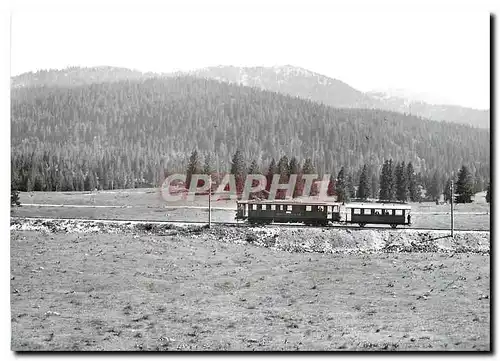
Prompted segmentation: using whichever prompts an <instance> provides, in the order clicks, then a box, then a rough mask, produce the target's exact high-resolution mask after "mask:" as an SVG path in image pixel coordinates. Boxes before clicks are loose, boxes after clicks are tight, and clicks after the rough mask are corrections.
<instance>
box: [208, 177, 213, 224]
mask: <svg viewBox="0 0 500 361" xmlns="http://www.w3.org/2000/svg"><path fill="white" fill-rule="evenodd" d="M208 176H209V179H210V181H209V184H210V186H209V188H208V228H212V175H211V174H209V175H208Z"/></svg>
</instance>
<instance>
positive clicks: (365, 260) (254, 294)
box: [11, 222, 490, 351]
mask: <svg viewBox="0 0 500 361" xmlns="http://www.w3.org/2000/svg"><path fill="white" fill-rule="evenodd" d="M20 229H37V230H36V231H35V230H20ZM489 272H490V257H489V234H474V233H471V234H457V237H456V239H455V240H452V239H450V238H447V237H444V236H442V235H439V234H436V233H430V232H426V233H416V232H413V233H412V232H397V231H396V232H394V231H387V232H375V231H369V230H365V231H348V230H326V231H325V230H321V229H307V228H304V229H298V230H283V229H278V228H265V227H261V228H257V227H255V228H237V227H214V229H212V230H207V229H203V228H198V227H196V228H193V227H191V228H178V227H166V226H163V227H160V226H147V225H146V226H144V225H142V226H113V225H106V226H93V228H92V227H91V226H89V225H82V224H77V222H73V223H71V222H66V223H63V224H60V223H51V222H39V223H31V228H30V227H24V228H23V227H22V225H21V224H20V223H19V222H18V223H16V222H14V223H13V224H12V225H11V320H12V323H11V325H12V349H13V350H16V351H21V350H430V351H435V350H477V351H480V350H483V351H484V350H489V349H490V273H489Z"/></svg>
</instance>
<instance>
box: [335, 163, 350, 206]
mask: <svg viewBox="0 0 500 361" xmlns="http://www.w3.org/2000/svg"><path fill="white" fill-rule="evenodd" d="M335 193H337V202H342V203H344V202H348V201H349V197H348V194H347V179H346V175H345V171H344V167H342V168H340V172H339V174H338V175H337V182H336V183H335Z"/></svg>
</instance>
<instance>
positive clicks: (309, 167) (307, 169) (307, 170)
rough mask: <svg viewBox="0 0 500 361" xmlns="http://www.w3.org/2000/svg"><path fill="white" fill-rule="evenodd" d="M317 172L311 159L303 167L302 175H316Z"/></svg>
mask: <svg viewBox="0 0 500 361" xmlns="http://www.w3.org/2000/svg"><path fill="white" fill-rule="evenodd" d="M315 172H316V171H315V169H314V165H313V163H312V160H311V158H307V159H306V160H305V162H304V165H303V166H302V174H314V173H315Z"/></svg>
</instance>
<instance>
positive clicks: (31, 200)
mask: <svg viewBox="0 0 500 361" xmlns="http://www.w3.org/2000/svg"><path fill="white" fill-rule="evenodd" d="M20 198H21V202H22V203H23V204H27V205H25V206H23V207H19V208H16V209H15V210H14V211H13V213H12V215H13V216H20V217H44V218H82V219H128V220H151V221H204V220H207V219H208V198H207V197H206V196H205V197H199V196H197V197H196V199H195V200H194V201H187V200H181V201H176V202H168V203H167V202H165V201H164V200H163V199H162V196H161V194H160V192H159V190H157V189H131V190H119V191H102V192H98V193H89V192H30V193H21V195H20ZM476 198H477V201H475V202H474V203H471V204H456V205H455V206H454V212H455V227H456V229H463V230H467V229H476V230H489V229H490V205H489V204H487V203H486V202H484V199H483V196H482V194H478V195H477V196H476ZM410 205H411V206H412V215H413V217H412V222H413V227H416V228H436V229H445V228H449V227H450V206H449V205H436V204H435V203H411V204H410ZM212 207H213V209H212V220H213V221H217V222H233V221H234V216H235V210H236V203H235V202H234V201H228V200H225V201H214V202H213V203H212ZM342 211H343V210H341V212H342Z"/></svg>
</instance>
